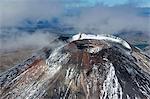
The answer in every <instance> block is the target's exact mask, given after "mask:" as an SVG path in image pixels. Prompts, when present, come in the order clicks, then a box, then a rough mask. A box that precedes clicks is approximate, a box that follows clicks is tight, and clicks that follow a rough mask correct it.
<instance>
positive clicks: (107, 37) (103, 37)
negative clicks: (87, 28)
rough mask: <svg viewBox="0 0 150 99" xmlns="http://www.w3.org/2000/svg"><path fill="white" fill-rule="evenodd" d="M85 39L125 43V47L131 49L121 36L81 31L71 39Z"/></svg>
mask: <svg viewBox="0 0 150 99" xmlns="http://www.w3.org/2000/svg"><path fill="white" fill-rule="evenodd" d="M84 39H96V40H108V41H111V42H116V43H119V44H121V45H123V46H124V47H125V48H127V49H130V50H131V47H130V45H129V44H128V43H127V42H126V41H124V40H123V39H121V38H118V37H115V36H111V35H91V34H85V33H79V34H76V35H74V36H73V37H72V40H71V41H76V40H84Z"/></svg>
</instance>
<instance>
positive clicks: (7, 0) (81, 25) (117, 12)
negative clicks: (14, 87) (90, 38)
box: [0, 0, 150, 48]
mask: <svg viewBox="0 0 150 99" xmlns="http://www.w3.org/2000/svg"><path fill="white" fill-rule="evenodd" d="M143 13H146V15H144V14H143ZM68 14H73V15H72V16H67V15H68ZM53 18H58V19H59V22H60V24H64V25H68V26H71V27H74V28H75V29H76V30H77V31H78V32H94V33H96V34H101V33H106V34H113V33H116V32H120V31H124V30H127V31H142V32H143V33H146V34H148V35H150V29H149V27H150V0H0V29H1V28H3V27H16V26H20V25H22V23H23V22H24V20H27V19H28V20H32V21H35V22H36V21H38V20H48V21H50V20H52V19H53ZM11 32H12V31H11ZM35 33H37V34H38V35H31V37H30V35H25V36H24V35H23V36H21V37H20V36H15V39H14V38H11V39H10V38H9V39H10V40H9V41H7V44H8V45H6V44H3V46H2V43H1V46H0V47H1V48H2V47H3V48H4V45H5V47H10V45H9V43H10V42H14V43H13V44H12V45H11V46H15V47H16V45H24V44H26V45H28V44H29V45H37V46H41V45H46V44H48V43H44V42H47V41H48V38H47V37H50V38H51V37H52V36H47V35H48V34H46V35H45V34H44V33H43V32H42V31H40V33H41V34H40V33H39V32H35ZM0 34H2V32H1V31H0ZM34 36H35V37H34ZM28 38H29V39H28ZM37 38H38V39H40V40H41V42H43V43H40V44H39V43H38V42H37ZM32 40H33V41H32ZM24 42H26V43H24ZM31 42H32V43H31Z"/></svg>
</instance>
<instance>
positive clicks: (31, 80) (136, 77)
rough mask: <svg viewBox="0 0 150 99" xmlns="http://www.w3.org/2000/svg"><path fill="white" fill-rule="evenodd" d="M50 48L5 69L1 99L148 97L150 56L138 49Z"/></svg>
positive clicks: (85, 44)
mask: <svg viewBox="0 0 150 99" xmlns="http://www.w3.org/2000/svg"><path fill="white" fill-rule="evenodd" d="M93 50H94V51H93ZM50 52H51V49H49V48H45V49H43V50H41V52H40V53H39V54H36V55H33V56H32V57H30V58H28V59H27V60H25V61H24V62H22V63H21V64H19V65H16V66H15V67H13V68H12V69H10V70H8V71H6V72H5V73H3V74H2V75H1V76H0V97H1V99H14V98H20V99H24V98H25V99H26V98H28V99H99V98H101V99H128V98H131V99H134V98H138V99H149V98H150V91H149V88H150V74H149V73H150V58H149V57H148V56H146V55H144V54H142V53H141V52H140V51H139V50H138V49H136V48H134V47H132V49H130V50H129V49H125V48H123V47H122V45H120V44H116V43H111V42H107V41H103V40H102V41H99V40H77V41H73V42H70V43H68V44H67V45H64V46H63V47H61V48H56V49H55V50H54V51H52V52H51V53H50Z"/></svg>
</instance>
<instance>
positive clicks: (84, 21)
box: [63, 5, 150, 34]
mask: <svg viewBox="0 0 150 99" xmlns="http://www.w3.org/2000/svg"><path fill="white" fill-rule="evenodd" d="M139 9H140V8H136V7H132V6H129V5H121V6H113V7H106V6H96V7H90V8H86V7H84V8H81V9H80V11H81V13H80V15H79V16H74V17H69V18H65V19H63V20H64V21H65V22H66V23H68V24H69V25H70V26H73V27H75V28H77V29H78V30H79V31H83V32H93V33H96V34H97V33H109V34H113V33H117V32H120V31H124V30H125V31H142V32H144V33H147V34H149V33H150V29H149V27H150V24H149V20H150V18H149V17H148V16H142V15H140V12H139Z"/></svg>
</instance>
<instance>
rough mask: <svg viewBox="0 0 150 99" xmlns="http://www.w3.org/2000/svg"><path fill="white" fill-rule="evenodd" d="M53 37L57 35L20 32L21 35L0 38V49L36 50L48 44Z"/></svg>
mask: <svg viewBox="0 0 150 99" xmlns="http://www.w3.org/2000/svg"><path fill="white" fill-rule="evenodd" d="M55 39H57V35H55V34H53V33H48V32H47V33H42V31H36V32H35V33H33V34H29V33H22V35H18V36H11V37H7V38H4V39H1V43H0V51H15V50H18V49H22V48H27V49H36V50H37V49H41V48H42V47H45V46H50V45H51V42H53V41H54V40H55Z"/></svg>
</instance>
